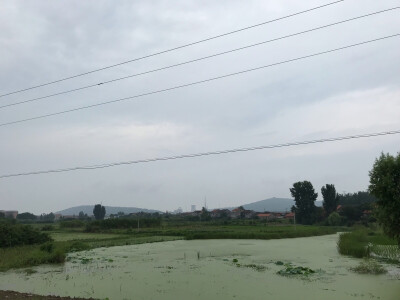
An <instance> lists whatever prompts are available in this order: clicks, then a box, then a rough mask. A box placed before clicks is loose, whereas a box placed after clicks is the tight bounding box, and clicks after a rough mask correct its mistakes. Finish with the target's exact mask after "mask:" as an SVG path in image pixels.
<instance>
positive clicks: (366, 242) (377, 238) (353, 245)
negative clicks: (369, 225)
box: [337, 229, 396, 258]
mask: <svg viewBox="0 0 400 300" xmlns="http://www.w3.org/2000/svg"><path fill="white" fill-rule="evenodd" d="M395 243H396V242H395V240H393V239H390V238H388V237H387V236H385V235H383V234H382V233H380V232H374V231H369V230H367V229H358V230H355V231H352V232H347V233H342V234H341V235H340V236H339V240H338V243H337V248H338V251H339V253H340V254H344V255H350V256H354V257H358V258H362V257H369V256H370V255H371V253H372V252H374V249H375V247H376V245H395Z"/></svg>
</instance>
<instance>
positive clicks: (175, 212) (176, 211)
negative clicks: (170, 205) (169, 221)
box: [172, 207, 183, 215]
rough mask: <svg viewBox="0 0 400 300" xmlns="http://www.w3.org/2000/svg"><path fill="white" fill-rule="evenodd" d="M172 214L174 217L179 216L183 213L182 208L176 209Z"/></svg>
mask: <svg viewBox="0 0 400 300" xmlns="http://www.w3.org/2000/svg"><path fill="white" fill-rule="evenodd" d="M172 213H173V214H176V215H178V214H181V213H183V209H182V207H179V208H178V209H175V210H174V211H173V212H172Z"/></svg>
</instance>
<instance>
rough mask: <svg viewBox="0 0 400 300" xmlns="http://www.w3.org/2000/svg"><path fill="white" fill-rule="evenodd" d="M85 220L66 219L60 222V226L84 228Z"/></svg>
mask: <svg viewBox="0 0 400 300" xmlns="http://www.w3.org/2000/svg"><path fill="white" fill-rule="evenodd" d="M83 227H85V222H83V221H81V220H66V221H61V222H60V228H83Z"/></svg>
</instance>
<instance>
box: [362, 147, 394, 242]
mask: <svg viewBox="0 0 400 300" xmlns="http://www.w3.org/2000/svg"><path fill="white" fill-rule="evenodd" d="M369 182H370V185H369V191H370V193H371V194H373V195H374V196H375V197H376V198H378V201H377V202H376V204H377V209H378V214H377V219H378V222H379V223H380V224H382V226H383V230H384V231H385V233H386V234H387V235H389V236H390V237H392V238H395V239H397V242H398V245H399V248H400V153H398V154H397V156H391V155H390V154H383V153H382V154H381V156H380V157H379V158H377V159H376V160H375V163H374V165H373V167H372V170H371V171H370V172H369Z"/></svg>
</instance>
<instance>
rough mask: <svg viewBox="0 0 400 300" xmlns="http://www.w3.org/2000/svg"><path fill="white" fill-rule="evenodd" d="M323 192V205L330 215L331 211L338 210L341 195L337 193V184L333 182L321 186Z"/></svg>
mask: <svg viewBox="0 0 400 300" xmlns="http://www.w3.org/2000/svg"><path fill="white" fill-rule="evenodd" d="M321 194H322V197H323V202H322V205H323V207H324V210H325V213H326V215H327V216H329V215H330V214H331V213H333V212H334V211H336V207H337V205H338V202H339V195H338V194H337V193H336V189H335V186H334V185H333V184H326V185H325V186H323V187H322V188H321Z"/></svg>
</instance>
